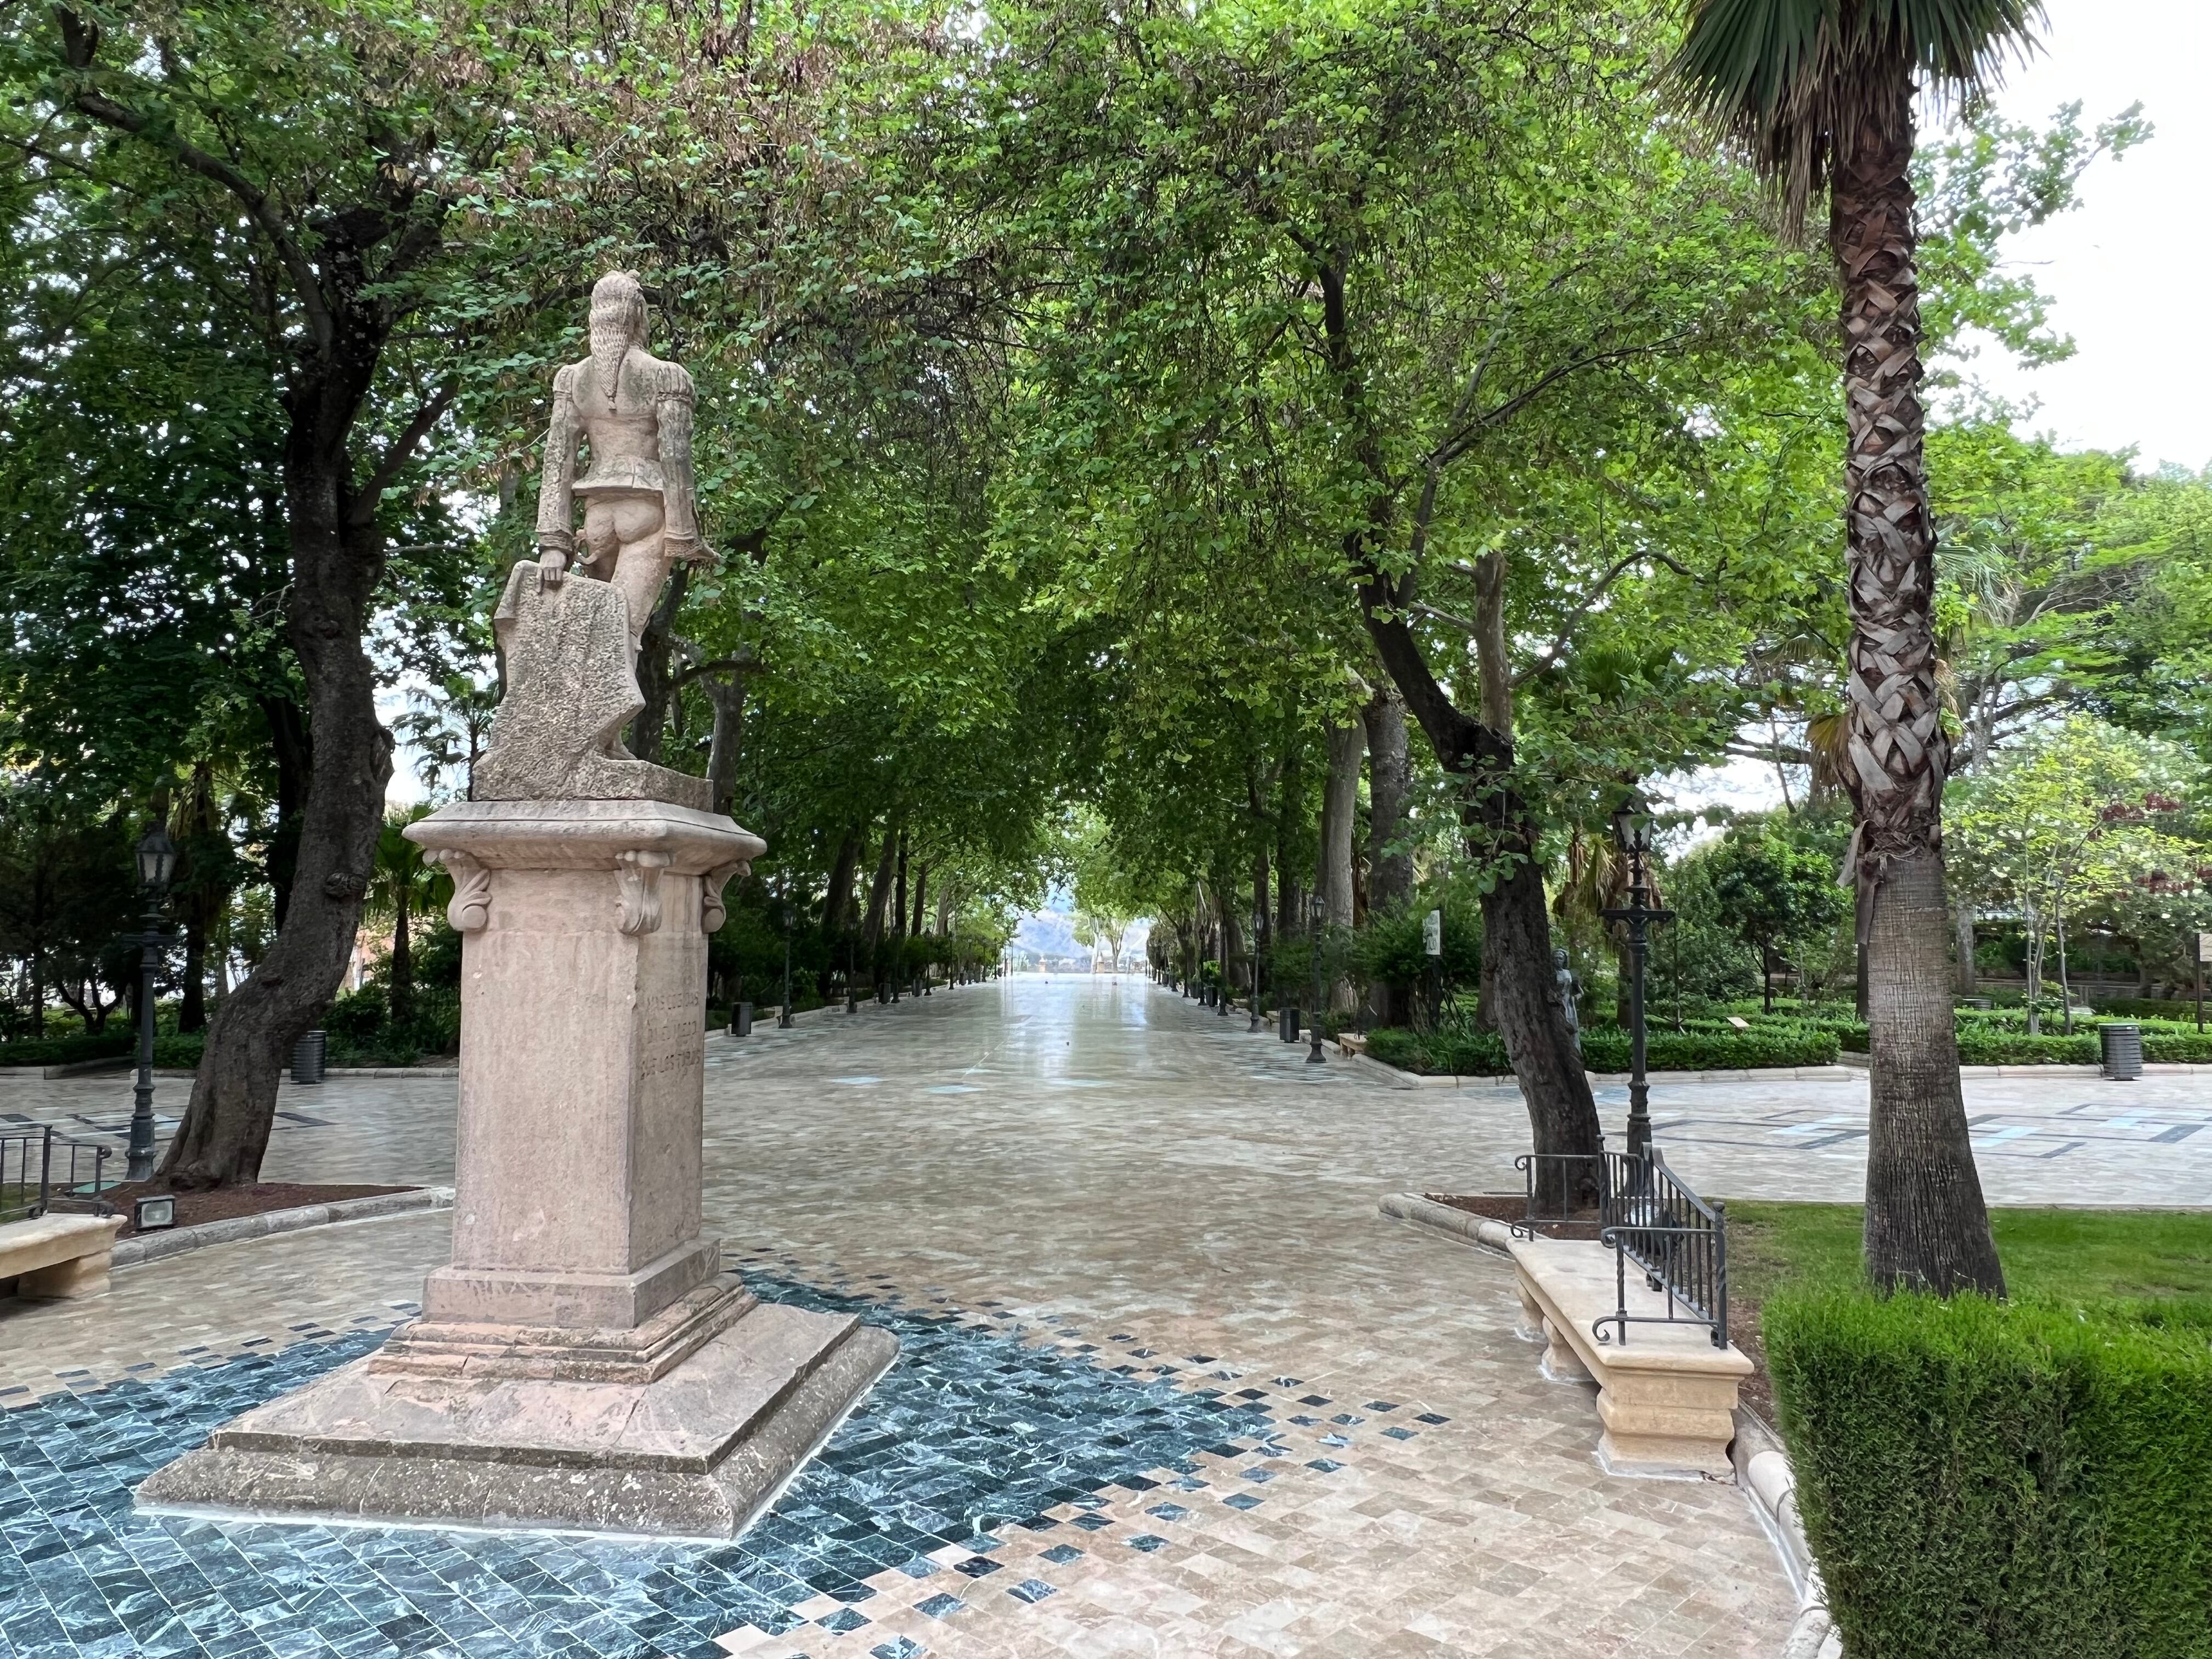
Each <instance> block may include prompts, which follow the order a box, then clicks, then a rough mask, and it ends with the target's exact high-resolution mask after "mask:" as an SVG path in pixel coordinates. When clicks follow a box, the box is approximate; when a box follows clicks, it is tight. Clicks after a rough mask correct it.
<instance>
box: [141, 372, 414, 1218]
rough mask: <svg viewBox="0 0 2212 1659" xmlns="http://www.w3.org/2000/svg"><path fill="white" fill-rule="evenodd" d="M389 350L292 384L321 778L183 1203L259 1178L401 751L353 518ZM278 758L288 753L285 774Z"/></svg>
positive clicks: (337, 969) (171, 1155)
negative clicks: (380, 714) (372, 639)
mask: <svg viewBox="0 0 2212 1659" xmlns="http://www.w3.org/2000/svg"><path fill="white" fill-rule="evenodd" d="M380 343H381V342H380V340H379V341H374V342H371V341H360V340H356V341H353V342H350V343H348V342H345V341H344V340H343V337H341V343H339V344H338V345H337V346H335V347H333V354H334V355H336V356H339V357H340V358H341V359H342V361H341V362H337V363H335V364H331V365H329V366H327V367H326V368H325V373H324V374H323V375H321V376H320V377H319V378H317V379H309V378H307V376H305V375H303V376H302V377H301V379H299V380H295V382H294V384H293V386H292V388H291V390H290V391H289V392H287V393H286V397H285V402H286V405H287V409H288V412H289V415H290V416H291V429H290V432H289V436H288V439H287V442H286V449H285V458H284V474H285V477H284V483H285V494H286V503H285V505H286V520H287V522H288V523H289V526H290V527H291V535H292V568H293V580H292V585H291V587H290V589H289V592H288V594H287V598H286V604H285V612H286V614H285V624H286V627H285V631H286V635H287V637H288V638H289V641H290V643H291V647H292V651H293V654H294V655H295V657H296V658H297V659H298V660H299V664H300V670H301V678H302V679H303V680H304V681H305V682H306V684H307V715H308V726H307V729H308V731H311V732H313V744H314V746H313V754H314V766H313V773H312V775H311V776H310V778H309V781H308V784H307V800H306V802H305V805H304V806H303V808H302V810H301V814H300V819H299V823H300V834H299V842H298V848H297V855H296V860H295V865H294V867H293V875H292V881H291V886H290V892H291V898H290V902H289V906H288V907H287V908H286V911H285V916H284V921H283V924H282V926H281V927H279V929H278V932H277V935H276V942H275V943H274V944H273V945H270V949H269V952H268V954H267V955H266V956H264V957H262V959H261V961H260V962H259V963H257V964H256V965H255V967H254V969H253V971H252V973H251V974H249V975H247V976H246V982H245V983H244V984H242V985H240V987H238V988H237V989H236V990H234V991H233V992H232V993H231V994H230V995H229V996H228V997H226V998H225V999H224V1000H223V1004H222V1007H221V1008H220V1009H219V1010H217V1011H216V1016H215V1018H214V1020H213V1021H212V1022H211V1023H210V1026H209V1030H208V1042H207V1048H206V1052H205V1054H204V1056H203V1057H202V1059H201V1061H200V1067H199V1074H198V1075H197V1077H196V1078H195V1079H193V1081H192V1096H191V1103H190V1104H189V1105H188V1106H187V1107H186V1108H185V1116H184V1121H182V1122H181V1123H180V1124H179V1125H178V1127H177V1133H176V1138H175V1139H173V1141H172V1142H171V1143H170V1145H169V1150H168V1155H167V1158H164V1159H163V1161H162V1163H161V1168H160V1170H159V1172H158V1173H159V1178H160V1179H161V1180H162V1181H163V1182H166V1183H167V1184H168V1185H169V1186H171V1187H173V1188H179V1189H183V1190H188V1191H189V1190H195V1189H199V1188H210V1187H228V1186H233V1185H248V1184H251V1183H252V1182H254V1181H256V1180H258V1178H259V1176H260V1173H261V1158H262V1154H263V1152H265V1151H266V1150H267V1148H268V1145H269V1131H270V1126H271V1124H272V1122H273V1121H274V1120H275V1116H276V1084H277V1078H278V1073H280V1072H281V1071H282V1069H283V1064H284V1060H285V1058H286V1056H287V1055H288V1054H290V1052H291V1049H292V1045H293V1044H294V1043H295V1042H297V1041H298V1040H299V1037H300V1034H301V1032H303V1031H305V1030H307V1028H308V1027H309V1026H311V1025H313V1024H314V1023H315V1021H316V1020H317V1019H319V1018H321V1016H322V1013H323V1012H324V1010H325V1009H326V1008H328V1007H329V1006H330V1002H331V997H332V996H333V995H334V994H336V993H337V988H338V986H339V984H340V982H341V981H343V978H344V975H345V968H346V961H347V958H348V957H349V955H350V954H351V952H352V950H353V942H354V937H355V934H356V932H357V930H358V929H359V927H360V925H361V905H362V895H363V894H364V893H366V892H367V891H368V875H369V870H370V867H371V864H372V861H373V860H374V857H375V851H376V840H377V836H378V834H379V833H380V830H381V829H382V828H383V823H384V789H385V785H386V783H387V782H388V781H390V780H391V777H392V738H391V736H390V734H389V733H387V732H386V731H385V729H384V727H383V725H382V724H381V723H380V721H379V720H377V717H376V675H375V671H374V666H373V665H371V663H370V662H369V659H368V653H367V652H366V651H365V650H363V649H362V635H364V634H365V632H366V631H367V629H368V611H369V603H370V600H371V598H372V596H373V595H374V592H375V591H376V585H377V582H378V580H379V579H380V577H381V575H382V574H383V569H384V541H383V536H382V533H381V532H380V530H379V529H378V528H377V526H376V521H375V517H374V507H375V503H374V502H373V501H371V502H368V503H366V504H365V505H366V511H364V512H360V513H357V512H356V501H355V499H354V492H353V488H352V479H353V472H354V468H353V464H352V461H351V459H350V457H349V453H348V448H347V436H348V434H349V432H350V430H351V428H352V423H353V419H354V416H355V414H356V412H357V411H358V410H359V407H360V404H361V402H362V398H363V397H364V396H365V395H366V393H367V391H368V380H369V377H370V375H371V374H373V373H374V367H375V360H376V349H377V346H378V345H380ZM282 758H283V751H282V749H281V748H280V750H279V760H280V766H281V762H282ZM280 775H281V773H280Z"/></svg>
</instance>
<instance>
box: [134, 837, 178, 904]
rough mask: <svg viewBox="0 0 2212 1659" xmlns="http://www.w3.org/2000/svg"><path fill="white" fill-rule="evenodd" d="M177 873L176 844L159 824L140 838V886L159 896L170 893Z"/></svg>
mask: <svg viewBox="0 0 2212 1659" xmlns="http://www.w3.org/2000/svg"><path fill="white" fill-rule="evenodd" d="M176 873H177V847H176V843H175V842H173V841H171V840H170V839H169V832H168V831H167V830H166V829H163V828H162V827H161V825H160V824H158V823H157V824H155V826H154V827H153V828H152V829H149V830H148V831H147V832H146V833H145V834H144V835H143V836H140V837H139V838H138V884H139V885H140V886H141V887H143V888H145V889H146V890H148V891H149V892H150V893H153V894H155V896H159V895H161V894H162V893H166V892H167V891H168V890H169V881H170V878H172V877H173V876H174V875H175V874H176Z"/></svg>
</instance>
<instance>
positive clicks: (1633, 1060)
mask: <svg viewBox="0 0 2212 1659" xmlns="http://www.w3.org/2000/svg"><path fill="white" fill-rule="evenodd" d="M1613 844H1614V845H1615V846H1616V847H1617V848H1619V849H1620V856H1621V859H1622V861H1623V863H1624V864H1625V865H1626V868H1627V873H1628V902H1627V903H1626V905H1623V906H1620V908H1615V909H1611V910H1607V911H1606V912H1604V915H1605V919H1606V920H1607V921H1618V922H1623V923H1626V926H1627V928H1628V1155H1629V1156H1630V1157H1631V1158H1650V1155H1651V1087H1650V1083H1649V1082H1648V1081H1647V1080H1646V1079H1645V1076H1644V1059H1645V1041H1646V1031H1645V1027H1644V965H1645V962H1646V959H1647V958H1648V957H1650V951H1651V924H1652V923H1653V922H1655V921H1673V920H1674V912H1673V911H1672V910H1666V909H1662V908H1659V907H1657V906H1656V905H1654V904H1653V903H1652V902H1651V898H1652V893H1651V813H1650V809H1649V808H1648V807H1647V806H1646V805H1644V799H1643V798H1642V797H1641V796H1640V795H1638V794H1637V793H1635V792H1634V791H1633V790H1632V791H1630V792H1629V794H1628V798H1627V799H1626V800H1624V801H1622V802H1621V804H1620V805H1619V806H1617V807H1615V808H1614V809H1613Z"/></svg>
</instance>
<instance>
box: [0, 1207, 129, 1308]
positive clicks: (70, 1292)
mask: <svg viewBox="0 0 2212 1659" xmlns="http://www.w3.org/2000/svg"><path fill="white" fill-rule="evenodd" d="M122 1226H123V1218H122V1217H121V1216H119V1215H42V1216H40V1217H38V1218H36V1219H34V1220H31V1221H10V1222H9V1223H7V1224H6V1225H3V1226H0V1283H4V1282H5V1281H6V1280H8V1279H14V1280H15V1294H16V1295H17V1296H22V1297H79V1296H98V1295H99V1294H100V1292H101V1291H105V1290H106V1288H107V1269H108V1265H109V1262H110V1261H111V1259H112V1256H113V1254H114V1250H115V1235H116V1234H117V1233H118V1231H121V1229H122Z"/></svg>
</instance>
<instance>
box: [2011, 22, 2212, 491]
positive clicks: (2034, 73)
mask: <svg viewBox="0 0 2212 1659" xmlns="http://www.w3.org/2000/svg"><path fill="white" fill-rule="evenodd" d="M2045 9H2046V10H2047V12H2048V14H2049V16H2050V20H2051V27H2050V28H2049V29H2048V30H2047V31H2046V32H2045V36H2044V50H2043V51H2042V52H2039V54H2038V55H2037V56H2036V57H2035V58H2033V59H2032V60H2031V61H2030V62H2029V63H2028V64H2027V65H2026V66H2025V67H2021V68H2016V69H2015V70H2013V71H2012V72H2011V74H2010V75H2009V76H2008V77H2007V82H2006V85H2005V88H2004V90H2003V91H2002V93H2001V94H1999V95H1998V99H1997V103H1998V106H1999V107H2000V108H2001V109H2002V111H2003V112H2004V113H2005V115H2006V116H2007V117H2008V118H2010V119H2013V120H2015V121H2035V122H2044V121H2047V120H2048V119H2049V118H2050V117H2051V112H2053V111H2054V110H2056V109H2057V107H2058V106H2059V105H2061V104H2063V103H2069V102H2071V101H2073V100H2075V99H2079V100H2081V105H2082V110H2081V115H2082V120H2083V122H2084V124H2085V125H2094V124H2095V123H2096V122H2097V121H2100V120H2103V119H2105V118H2108V117H2111V116H2113V115H2117V114H2118V112H2120V111H2122V110H2124V109H2125V108H2126V107H2127V106H2129V105H2130V104H2131V103H2134V102H2136V101H2137V100H2141V101H2142V106H2143V113H2144V114H2145V115H2147V116H2148V118H2150V121H2151V123H2152V125H2154V127H2155V128H2156V129H2157V132H2156V136H2155V137H2153V138H2152V139H2151V141H2150V142H2149V143H2147V144H2144V145H2142V147H2141V148H2139V149H2135V150H2132V151H2130V153H2129V154H2128V155H2126V156H2125V157H2124V159H2122V160H2121V161H2117V162H2115V161H2110V160H2106V161H2099V162H2098V163H2097V164H2096V166H2094V167H2092V168H2091V169H2090V171H2089V173H2088V174H2087V176H2086V177H2085V178H2084V179H2083V180H2082V185H2081V193H2082V197H2083V200H2082V205H2081V207H2079V208H2078V209H2076V210H2075V211H2074V212H2072V213H2069V214H2067V215H2065V216H2063V217H2061V218H2058V219H2056V220H2054V221H2052V222H2051V223H2049V224H2047V225H2045V226H2043V227H2041V228H2039V229H2036V230H2032V231H2028V232H2027V233H2025V234H2022V235H2021V236H2020V237H2019V238H2017V239H2016V240H2015V241H2014V243H2013V244H2012V245H2011V246H2010V248H2009V249H2008V252H2009V253H2010V255H2011V258H2012V259H2013V260H2014V261H2015V263H2017V264H2021V265H2024V266H2027V267H2028V268H2030V269H2032V270H2033V271H2034V273H2035V276H2036V279H2037V281H2038V283H2039V284H2040V285H2041V286H2042V288H2043V289H2044V291H2045V293H2047V294H2049V295H2051V297H2052V299H2053V301H2055V304H2054V305H2053V307H2052V320H2053V321H2054V322H2055V323H2056V325H2057V327H2058V328H2059V329H2060V330H2061V331H2063V332H2065V333H2068V334H2070V335H2072V336H2073V337H2074V340H2075V344H2076V345H2077V346H2078V347H2079V348H2080V349H2079V350H2078V351H2077V352H2076V353H2075V356H2073V357H2072V358H2070V359H2069V360H2068V361H2067V362H2063V363H2057V364H2054V365H2052V366H2051V367H2050V368H2042V369H2037V370H2034V371H2033V372H2027V373H2022V372H2019V371H2016V370H2009V369H2007V368H2002V367H2000V366H1998V365H1996V364H1984V365H1983V366H1982V367H1983V373H1982V376H1981V378H1982V379H1983V380H1984V382H1985V383H1986V384H1988V385H1989V386H1990V388H1991V389H1992V390H1993V391H1996V392H2000V393H2001V394H2002V395H2003V396H2005V397H2007V398H2031V397H2033V398H2038V399H2039V400H2040V403H2041V404H2042V407H2041V410H2040V411H2039V414H2038V415H2037V416H2035V417H2034V418H2033V420H2031V421H2029V422H2025V423H2024V424H2025V425H2026V426H2027V428H2028V429H2029V430H2030V431H2035V432H2049V433H2051V434H2052V435H2054V436H2055V437H2057V440H2058V441H2059V442H2060V443H2061V445H2062V446H2063V447H2069V448H2080V447H2093V448H2100V449H2121V448H2126V447H2134V448H2135V449H2136V451H2137V452H2138V453H2140V454H2141V456H2142V461H2143V464H2144V465H2156V464H2157V463H2158V462H2160V461H2177V462H2179V463H2181V464H2182V465H2186V466H2188V467H2191V468H2192V469H2195V468H2201V467H2203V466H2204V465H2207V464H2208V463H2212V326H2208V320H2207V300H2208V297H2209V296H2208V294H2207V287H2208V276H2209V275H2212V8H2209V7H2208V6H2207V5H2206V4H2205V3H2204V0H2045Z"/></svg>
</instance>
